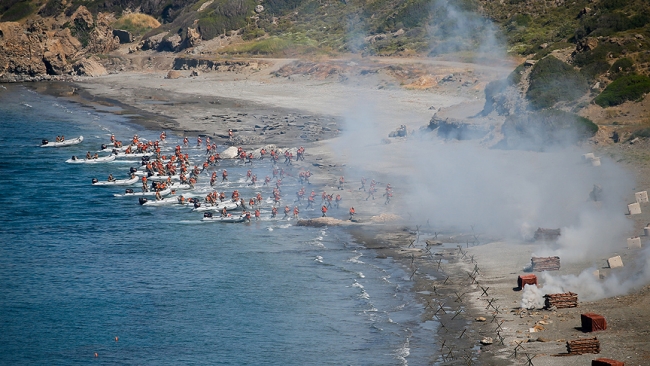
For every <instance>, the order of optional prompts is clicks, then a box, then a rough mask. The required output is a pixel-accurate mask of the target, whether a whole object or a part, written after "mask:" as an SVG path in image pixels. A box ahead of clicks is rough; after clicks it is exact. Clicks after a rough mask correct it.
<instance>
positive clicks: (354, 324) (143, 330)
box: [0, 86, 435, 365]
mask: <svg viewBox="0 0 650 366" xmlns="http://www.w3.org/2000/svg"><path fill="white" fill-rule="evenodd" d="M159 132H160V131H147V130H144V129H142V128H141V127H139V126H137V125H133V124H130V123H129V122H128V121H127V120H124V119H123V118H122V117H119V116H115V115H111V114H104V113H98V112H95V111H92V110H89V109H86V108H83V107H80V106H78V105H75V104H72V103H70V102H67V101H64V100H60V99H56V98H53V97H47V96H42V95H39V94H36V93H34V92H31V91H29V90H27V89H25V88H22V87H18V86H12V87H10V88H9V89H6V90H5V89H0V156H1V157H2V158H1V159H0V189H2V192H3V194H2V195H0V220H1V221H2V225H1V228H0V324H2V326H1V328H0V364H5V365H27V364H29V365H33V364H47V365H51V364H88V363H89V362H102V363H109V364H140V365H141V364H147V365H178V364H231V365H245V364H251V365H259V364H275V365H308V364H319V365H320V364H331V365H344V364H345V365H400V364H406V363H410V364H424V363H427V362H428V357H429V355H430V353H431V349H430V348H429V345H431V344H432V339H431V338H432V337H433V336H432V334H434V333H435V332H434V331H433V330H432V329H430V328H431V326H430V325H424V326H421V325H420V324H419V316H420V314H421V310H422V309H421V306H420V305H418V304H417V303H416V302H415V301H414V299H413V294H412V293H410V292H409V291H408V289H409V283H408V281H407V280H408V275H407V274H406V273H405V272H404V271H403V270H402V269H401V268H399V266H396V265H395V264H394V263H393V262H392V261H391V260H390V259H377V258H375V255H374V253H373V252H372V251H369V250H366V249H365V248H363V247H362V246H361V245H358V244H356V243H354V242H353V241H352V240H351V238H350V237H349V236H348V235H347V234H346V233H345V232H343V231H341V230H338V229H331V228H329V229H316V228H305V227H295V226H292V225H291V222H290V221H286V220H271V219H270V218H269V216H270V208H271V206H270V204H269V203H264V205H263V209H262V216H263V220H261V221H259V222H252V223H250V224H220V223H202V222H201V221H200V219H201V216H202V215H201V213H193V212H191V211H190V209H189V208H181V207H143V206H140V205H138V203H137V198H132V197H131V198H115V197H113V194H114V193H122V192H123V189H124V188H119V187H112V188H111V187H94V186H91V184H90V182H91V179H92V178H93V177H97V178H99V179H102V180H103V179H105V178H106V177H107V176H108V174H109V173H112V174H113V175H114V176H115V177H116V178H118V179H119V178H124V177H126V175H127V173H128V167H129V166H131V165H133V164H131V165H130V164H129V163H119V162H117V163H105V164H96V165H85V164H80V165H73V164H66V163H64V161H65V160H66V159H68V158H70V156H71V155H78V156H83V155H85V153H86V151H91V152H94V151H96V150H98V148H99V146H100V145H101V144H102V143H106V142H108V138H109V136H110V134H111V133H114V134H115V135H116V136H117V137H118V138H119V139H122V140H127V139H129V138H130V137H131V136H132V135H133V134H135V133H137V134H139V135H140V136H141V137H144V138H146V139H156V138H157V136H158V134H159ZM60 134H65V135H66V137H67V138H72V137H76V136H79V135H83V136H84V142H83V143H82V144H80V145H76V146H71V147H66V148H58V149H51V148H39V147H38V145H39V144H40V141H41V139H43V138H48V139H50V140H54V137H55V136H57V135H60ZM168 140H172V141H170V142H169V143H168V144H167V145H169V146H174V145H175V144H176V143H177V141H179V139H178V138H177V137H175V136H169V138H168ZM192 142H193V144H195V143H196V140H195V139H192ZM190 151H191V152H190V155H193V156H195V158H194V161H196V162H197V163H198V164H200V160H199V157H200V156H202V154H203V153H204V150H202V149H191V150H190ZM100 155H102V154H101V153H100ZM223 166H224V167H227V169H228V171H229V173H230V178H231V181H230V182H229V183H228V184H225V185H222V186H220V187H218V189H220V190H226V192H231V191H232V190H233V189H240V191H241V192H242V196H243V197H244V198H246V199H248V198H250V197H253V195H254V193H255V192H257V191H262V192H263V196H264V197H268V196H269V195H270V192H271V188H268V187H264V188H259V187H258V188H257V190H255V189H252V188H248V187H247V186H246V183H245V182H244V179H243V178H244V177H245V172H246V170H247V169H248V167H244V166H242V165H238V164H237V163H234V162H224V163H223ZM253 172H254V173H256V174H257V175H258V177H259V180H260V181H263V180H264V178H263V177H264V176H265V175H267V174H268V175H270V172H271V168H270V164H269V163H268V162H264V163H255V167H254V168H253ZM208 180H209V177H208V176H205V175H204V176H203V177H202V179H201V180H200V181H199V188H198V191H199V192H203V193H205V192H208V191H209V187H208V184H207V181H208ZM298 189H299V186H298V185H297V182H292V181H291V179H285V181H284V182H283V194H285V197H286V198H287V199H288V200H289V204H290V202H292V201H293V198H294V196H295V195H294V192H295V191H297V190H298ZM284 204H285V203H284V202H283V205H284ZM341 211H343V209H341ZM302 215H303V216H305V217H308V216H311V217H315V216H319V215H318V212H317V211H304V212H303V213H302ZM340 215H344V213H340ZM280 216H282V215H281V214H280ZM116 337H117V339H116ZM414 339H418V340H422V341H414ZM414 345H415V346H414ZM95 353H97V355H98V357H97V358H95V356H94V354H95Z"/></svg>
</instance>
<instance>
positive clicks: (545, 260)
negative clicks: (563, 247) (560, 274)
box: [530, 257, 560, 272]
mask: <svg viewBox="0 0 650 366" xmlns="http://www.w3.org/2000/svg"><path fill="white" fill-rule="evenodd" d="M530 266H531V269H532V270H533V271H535V272H542V271H558V270H559V269H560V257H532V258H531V259H530Z"/></svg>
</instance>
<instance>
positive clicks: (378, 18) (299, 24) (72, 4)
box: [0, 0, 650, 136]
mask: <svg viewBox="0 0 650 366" xmlns="http://www.w3.org/2000/svg"><path fill="white" fill-rule="evenodd" d="M0 21H1V23H0V47H2V49H3V50H5V52H3V53H2V54H0V79H1V80H5V81H12V80H39V79H42V78H52V77H54V78H58V77H65V76H66V75H71V74H73V75H74V74H85V75H101V74H103V73H106V70H105V69H104V68H103V67H102V64H104V66H106V65H107V62H108V61H107V60H110V62H109V63H112V62H115V58H114V57H111V56H109V55H110V54H111V52H113V51H115V50H116V49H118V48H119V47H120V43H122V44H124V43H126V44H128V49H129V52H131V53H138V52H142V51H150V50H152V51H158V52H178V53H179V55H188V54H189V55H190V56H189V57H200V58H210V59H218V58H228V57H231V56H244V57H250V56H266V57H306V58H312V59H313V58H317V59H323V58H327V57H333V56H338V55H342V54H350V53H355V54H360V55H362V56H365V55H374V56H400V57H437V58H447V59H456V60H462V61H469V62H483V63H486V62H487V63H490V62H500V60H502V59H503V58H504V57H510V58H515V59H517V58H518V59H521V60H522V61H523V60H527V61H526V62H525V63H523V64H522V65H521V66H519V67H518V68H517V69H516V70H515V71H514V72H513V74H512V75H511V76H510V77H509V78H508V79H507V80H503V81H499V82H495V83H492V84H490V85H489V86H488V88H486V96H487V99H488V103H486V108H485V110H484V114H490V113H491V114H496V115H499V116H501V117H504V118H507V117H508V116H510V115H513V114H514V113H521V112H526V113H536V112H537V111H541V110H546V109H553V110H562V111H565V112H570V113H577V114H579V115H582V116H584V117H587V118H589V119H593V120H594V121H595V122H597V124H599V125H607V124H609V125H612V123H614V122H616V123H618V125H616V126H623V127H624V128H622V133H624V134H627V136H637V135H639V133H640V134H641V135H643V134H644V133H646V132H638V131H639V130H642V129H644V128H646V127H650V121H647V120H643V119H642V118H641V119H639V118H636V119H630V118H628V119H630V121H627V120H626V117H629V115H630V114H629V113H627V114H626V113H625V112H621V113H619V112H611V113H603V112H602V111H603V110H610V111H611V110H620V109H621V108H622V109H629V108H633V106H632V107H630V106H629V105H630V104H634V103H635V102H636V101H640V100H642V99H643V98H644V97H645V95H646V93H648V92H649V91H650V78H648V75H649V74H650V42H649V40H650V3H648V2H647V1H646V0H596V1H594V0H576V1H572V2H568V1H565V0H552V1H547V0H526V1H523V0H502V1H499V2H494V1H487V0H462V1H453V2H452V1H445V0H433V1H425V0H406V1H395V0H375V1H367V0H339V1H331V0H329V1H328V0H198V1H197V0H169V1H162V0H5V1H3V2H2V5H0ZM515 99H518V100H515ZM612 116H617V117H618V116H620V118H617V119H618V120H617V121H611V117H612ZM608 120H609V121H608ZM646 125H648V126H646ZM612 126H613V125H612ZM617 128H618V127H617ZM605 130H607V129H605ZM649 131H650V130H649ZM634 133H636V134H634ZM647 134H650V132H647Z"/></svg>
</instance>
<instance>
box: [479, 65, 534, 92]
mask: <svg viewBox="0 0 650 366" xmlns="http://www.w3.org/2000/svg"><path fill="white" fill-rule="evenodd" d="M525 69H526V65H525V64H521V65H519V66H517V67H515V69H514V70H512V72H511V73H510V75H508V81H509V82H510V83H511V84H519V82H520V81H521V76H522V75H521V73H522V72H523V71H524V70H525ZM488 85H489V84H488ZM486 88H487V86H486Z"/></svg>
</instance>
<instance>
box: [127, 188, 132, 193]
mask: <svg viewBox="0 0 650 366" xmlns="http://www.w3.org/2000/svg"><path fill="white" fill-rule="evenodd" d="M125 193H133V190H132V189H131V188H127V189H126V190H125Z"/></svg>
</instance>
